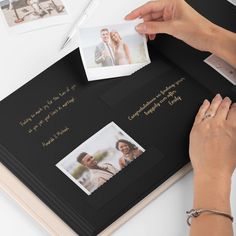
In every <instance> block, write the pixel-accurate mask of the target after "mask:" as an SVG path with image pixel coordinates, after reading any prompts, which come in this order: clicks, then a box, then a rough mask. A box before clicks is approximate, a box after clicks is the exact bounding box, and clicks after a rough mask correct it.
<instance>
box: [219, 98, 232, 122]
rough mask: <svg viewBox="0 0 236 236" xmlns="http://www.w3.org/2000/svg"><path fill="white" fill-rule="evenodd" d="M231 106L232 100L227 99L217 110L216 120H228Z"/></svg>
mask: <svg viewBox="0 0 236 236" xmlns="http://www.w3.org/2000/svg"><path fill="white" fill-rule="evenodd" d="M230 105H231V100H230V99H229V98H228V97H225V98H224V99H223V100H222V102H221V103H220V105H219V107H218V109H217V112H216V115H215V118H216V119H219V120H226V118H227V116H228V113H229V109H230Z"/></svg>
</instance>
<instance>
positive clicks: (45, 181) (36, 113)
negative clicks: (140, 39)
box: [0, 0, 236, 235]
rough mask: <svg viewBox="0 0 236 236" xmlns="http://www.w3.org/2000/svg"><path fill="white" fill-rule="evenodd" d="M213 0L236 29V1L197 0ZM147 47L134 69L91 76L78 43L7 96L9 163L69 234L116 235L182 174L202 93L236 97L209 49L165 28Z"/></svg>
mask: <svg viewBox="0 0 236 236" xmlns="http://www.w3.org/2000/svg"><path fill="white" fill-rule="evenodd" d="M211 4H214V5H215V6H216V5H217V6H216V7H215V8H214V9H213V8H210V9H211V11H209V12H207V14H209V18H210V19H211V20H214V21H215V22H216V23H218V24H219V25H222V26H224V27H226V28H228V29H231V30H232V31H235V30H236V29H235V24H234V22H235V9H234V8H233V7H232V5H230V4H229V3H227V2H226V1H224V0H221V1H217V3H216V2H215V1H213V0H212V1H207V2H199V1H197V0H196V1H192V5H193V6H194V7H195V8H196V9H197V10H198V11H200V12H202V13H204V9H205V8H206V5H207V6H210V5H211ZM222 8H224V9H225V10H224V15H227V16H228V18H229V19H231V20H230V21H227V22H226V21H225V20H224V16H222V15H221V14H220V12H221V10H222ZM233 27H234V28H233ZM149 52H150V57H151V61H152V63H151V64H149V65H147V66H146V67H145V68H142V69H141V70H139V71H137V72H136V73H134V74H133V75H131V76H129V77H124V78H119V79H111V80H106V81H96V82H90V83H88V82H87V78H86V75H85V71H84V68H83V64H82V60H81V56H80V52H79V50H75V51H74V52H72V53H71V54H69V55H68V56H66V57H65V58H63V59H62V60H60V61H59V62H57V63H55V64H54V65H53V66H51V67H50V68H48V69H47V70H46V71H44V72H43V73H41V74H40V75H38V76H37V77H35V78H34V79H32V80H31V81H30V82H29V83H27V84H26V85H24V86H23V87H22V88H20V89H19V90H17V91H16V92H14V93H13V94H11V95H10V96H9V97H7V98H6V99H4V100H3V101H2V102H1V103H0V109H1V117H0V132H1V134H2V135H1V137H0V160H1V162H2V164H3V165H4V166H5V167H6V168H7V169H8V170H10V172H12V173H13V174H14V175H15V176H16V177H17V178H18V179H19V180H20V181H21V182H22V183H23V184H24V185H25V186H27V187H28V189H30V191H31V192H33V193H34V195H35V196H37V198H38V199H40V201H42V202H43V204H44V207H45V206H47V207H48V208H50V209H51V211H50V212H51V213H50V214H55V215H57V216H58V217H59V218H60V220H59V218H56V219H57V222H59V221H60V222H61V223H62V222H64V223H65V224H66V225H68V228H67V230H70V233H71V234H79V235H97V234H99V233H102V234H104V235H105V234H109V233H110V232H111V231H112V230H113V229H114V228H115V227H116V226H117V225H119V224H121V223H122V222H125V221H126V220H127V219H128V218H129V217H130V216H131V215H132V214H134V213H135V212H137V211H138V210H139V209H140V208H142V207H143V206H144V205H145V204H146V203H147V202H148V201H150V200H151V199H152V198H153V197H155V196H157V195H158V193H160V192H161V191H163V188H165V187H168V185H169V184H171V183H172V182H173V181H174V180H176V179H178V178H179V177H180V176H181V174H180V175H179V174H178V175H176V173H180V172H179V171H180V170H182V174H183V173H185V172H186V171H187V170H188V169H189V168H187V167H186V165H188V163H189V157H188V135H189V132H190V129H191V126H192V123H193V119H194V116H195V114H196V112H197V110H198V108H199V106H200V104H201V103H202V101H203V100H204V99H205V98H208V99H211V98H212V97H213V96H214V95H215V93H217V92H220V93H221V94H222V95H223V96H226V95H227V96H230V97H231V98H232V99H233V100H235V99H236V91H235V86H233V85H232V84H231V83H229V82H228V81H227V80H225V79H224V78H223V77H222V76H221V75H220V74H218V73H217V72H216V71H215V70H213V69H212V68H211V67H209V66H208V65H207V64H206V63H205V62H204V59H205V58H206V57H207V56H209V54H208V53H202V52H199V51H196V50H194V49H192V48H190V47H189V46H187V45H185V44H184V43H182V42H180V41H178V40H176V39H174V38H172V37H169V36H166V35H162V36H158V37H157V39H156V40H155V41H154V42H150V43H149ZM121 144H122V145H123V147H121V146H122V145H121ZM125 144H126V146H125ZM124 146H125V147H124ZM5 167H3V166H1V170H2V171H1V174H2V173H4V175H5V176H11V173H10V172H8V171H7V169H5ZM184 167H186V169H184V170H183V168H184ZM3 171H4V172H3ZM4 175H3V174H2V175H1V178H2V180H1V181H2V182H3V183H5V186H6V189H9V188H10V189H12V186H13V182H11V183H10V182H8V181H7V180H4ZM173 176H175V177H174V178H173ZM168 180H169V182H168ZM14 181H16V180H15V179H14ZM14 183H16V182H14ZM16 184H17V185H18V186H20V184H19V183H16ZM163 184H165V185H163ZM163 186H165V187H163ZM162 187H163V188H162ZM10 191H11V190H10ZM25 192H27V190H25ZM13 194H14V193H13ZM31 197H32V196H31ZM21 200H22V199H20V201H21ZM37 204H38V202H37V203H36V202H35V201H34V202H33V204H32V209H33V208H34V206H36V205H37ZM33 205H34V206H33ZM41 207H42V205H41V206H40V207H38V209H40V210H39V212H38V214H39V215H40V217H42V215H43V211H44V210H43V209H42V208H41ZM36 208H37V207H36ZM36 208H34V209H36ZM44 209H45V208H44ZM132 209H133V210H132ZM36 213H37V212H36ZM48 214H49V213H48ZM50 219H51V218H50ZM53 220H55V218H53V219H52V221H51V222H53ZM42 221H43V220H42ZM54 222H55V221H54ZM116 223H117V224H116ZM114 225H116V226H114ZM49 226H51V227H52V228H51V229H52V232H54V233H55V230H60V229H61V228H60V227H57V229H54V228H53V223H51V225H50V224H49ZM109 226H111V227H110V228H109ZM113 226H114V227H113ZM66 232H69V231H66Z"/></svg>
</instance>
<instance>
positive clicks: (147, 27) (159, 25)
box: [136, 21, 171, 34]
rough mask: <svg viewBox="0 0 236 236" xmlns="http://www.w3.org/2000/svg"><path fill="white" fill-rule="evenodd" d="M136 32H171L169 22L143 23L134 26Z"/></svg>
mask: <svg viewBox="0 0 236 236" xmlns="http://www.w3.org/2000/svg"><path fill="white" fill-rule="evenodd" d="M136 30H137V31H138V32H139V33H140V34H158V33H166V34H169V33H170V30H171V22H164V21H163V22H155V21H153V22H144V23H141V24H139V25H137V26H136Z"/></svg>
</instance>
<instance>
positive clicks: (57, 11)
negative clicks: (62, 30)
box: [0, 0, 66, 27]
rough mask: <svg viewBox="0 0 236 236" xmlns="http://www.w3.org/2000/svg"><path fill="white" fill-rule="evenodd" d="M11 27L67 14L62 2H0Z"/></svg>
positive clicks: (25, 0)
mask: <svg viewBox="0 0 236 236" xmlns="http://www.w3.org/2000/svg"><path fill="white" fill-rule="evenodd" d="M0 7H1V10H2V12H3V16H4V17H5V19H6V22H7V24H8V26H9V27H12V26H16V25H19V24H24V23H26V22H31V21H37V20H40V19H43V18H50V17H53V16H59V15H64V14H66V10H65V6H64V4H63V3H62V1H61V0H0Z"/></svg>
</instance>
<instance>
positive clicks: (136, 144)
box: [55, 121, 145, 195]
mask: <svg viewBox="0 0 236 236" xmlns="http://www.w3.org/2000/svg"><path fill="white" fill-rule="evenodd" d="M109 127H113V128H115V129H116V130H117V131H120V132H122V133H123V134H124V135H125V136H127V137H128V138H129V140H131V141H132V143H133V144H135V146H137V147H138V148H139V149H140V150H141V151H142V152H143V153H144V152H145V149H144V148H143V147H142V146H141V145H140V144H138V143H137V142H136V141H135V140H134V139H133V138H132V137H130V135H128V134H127V133H126V132H125V131H124V130H123V129H121V128H120V127H119V126H118V125H117V124H116V123H115V122H113V121H112V122H110V123H109V124H107V125H106V126H104V127H103V128H102V129H100V130H99V131H98V132H97V133H95V134H93V135H92V136H91V137H89V138H88V139H87V140H86V141H84V142H83V143H81V144H80V145H79V146H78V147H77V148H75V149H74V150H73V151H72V152H70V153H69V154H68V155H67V156H66V157H64V158H63V159H62V160H60V161H59V162H58V163H57V164H56V165H55V166H56V167H57V168H58V169H60V170H61V171H62V172H63V173H64V174H65V175H66V176H67V177H68V178H69V179H70V180H72V181H73V182H74V183H75V184H76V185H77V186H78V187H79V188H81V189H82V190H83V191H84V192H85V193H86V194H87V195H91V194H92V193H93V192H94V191H96V190H97V189H99V188H97V189H95V190H94V191H93V192H90V191H89V190H88V189H86V188H85V187H84V186H83V185H82V184H80V183H79V181H77V180H76V179H75V178H74V177H73V176H72V175H71V174H70V173H68V171H66V170H65V169H64V168H63V166H62V164H61V163H62V162H63V161H64V160H65V159H66V158H68V156H69V155H73V154H74V153H76V152H77V150H78V149H80V147H81V146H82V145H85V144H86V143H88V142H93V141H96V139H97V137H98V136H99V135H100V134H102V132H103V131H104V130H106V129H107V128H109ZM134 161H135V160H134ZM120 171H122V170H120ZM108 181H109V180H108ZM108 181H107V182H108ZM105 184H106V183H105Z"/></svg>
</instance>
